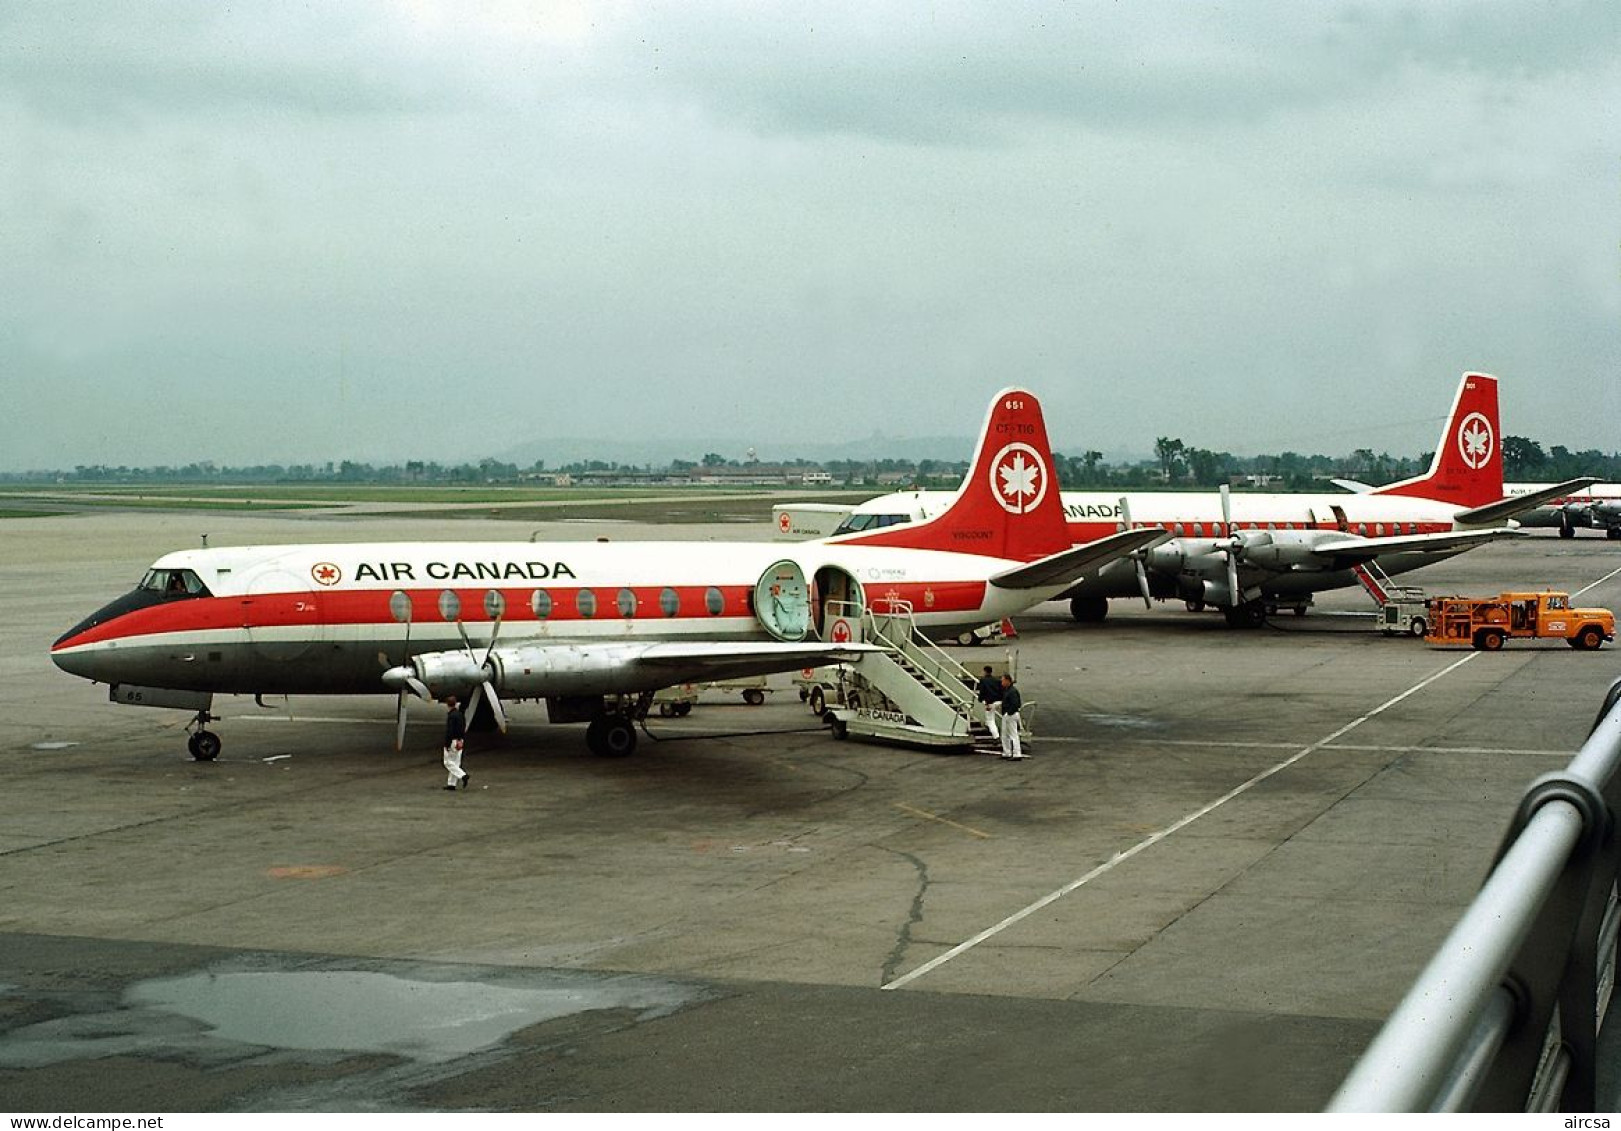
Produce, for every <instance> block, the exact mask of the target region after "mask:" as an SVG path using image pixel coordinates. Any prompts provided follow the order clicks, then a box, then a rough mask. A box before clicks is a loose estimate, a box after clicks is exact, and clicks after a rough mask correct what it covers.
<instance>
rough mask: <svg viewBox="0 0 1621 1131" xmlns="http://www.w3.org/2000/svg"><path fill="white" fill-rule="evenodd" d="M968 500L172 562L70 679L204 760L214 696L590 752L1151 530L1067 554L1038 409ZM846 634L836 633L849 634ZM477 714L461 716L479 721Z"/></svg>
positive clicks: (1038, 582)
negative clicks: (453, 704)
mask: <svg viewBox="0 0 1621 1131" xmlns="http://www.w3.org/2000/svg"><path fill="white" fill-rule="evenodd" d="M972 466H973V471H972V472H971V473H970V474H969V476H968V478H967V479H966V480H964V482H963V485H962V487H961V489H960V490H958V491H957V493H956V494H955V495H954V496H951V497H950V499H949V501H948V502H946V504H945V505H944V506H942V507H941V508H940V512H939V513H938V515H936V516H935V517H933V518H931V519H930V520H928V521H925V522H920V523H916V524H913V525H912V526H910V527H909V528H908V529H906V530H905V531H902V532H889V531H886V532H884V533H885V535H886V537H882V538H877V537H875V538H872V539H865V538H862V537H860V536H856V537H852V538H841V539H839V540H837V541H821V542H805V543H799V544H796V545H793V546H784V545H782V544H780V543H769V542H768V543H758V544H739V543H701V542H662V543H661V542H607V543H601V542H557V543H551V544H535V543H530V542H407V543H393V542H384V543H376V542H372V543H354V544H327V545H296V546H241V547H217V548H209V549H196V550H181V551H177V552H175V553H171V554H168V555H166V556H164V557H162V558H160V559H158V561H156V562H154V563H153V565H152V567H151V568H150V569H149V570H148V571H147V572H146V576H145V578H144V579H143V580H142V581H141V583H140V584H139V585H138V586H137V587H136V588H135V590H134V591H133V592H130V593H127V594H125V595H124V596H122V597H120V598H118V599H117V600H115V601H113V602H112V603H111V604H109V605H107V606H106V607H105V608H102V609H101V610H99V611H97V612H95V613H93V614H92V615H91V616H89V617H87V618H86V619H85V620H84V621H82V622H81V623H79V624H77V625H75V626H74V627H73V628H71V629H69V630H68V631H67V632H66V633H64V634H63V635H62V637H61V638H60V639H58V640H57V641H56V643H55V644H54V645H53V646H52V648H51V658H52V660H54V661H55V663H56V665H57V666H58V667H60V668H61V669H62V670H63V671H66V672H70V673H72V674H74V675H77V676H82V677H83V678H85V679H89V680H93V681H96V682H100V683H106V684H109V685H110V693H109V694H110V697H111V698H112V699H113V701H115V702H120V703H129V704H136V705H143V706H159V707H171V708H181V709H185V710H189V711H195V712H196V716H195V718H194V720H193V722H192V723H191V724H190V725H189V726H188V729H189V730H192V734H191V738H190V743H189V746H190V749H191V752H192V755H193V756H194V757H196V758H198V759H199V760H205V761H206V760H211V759H213V758H214V757H216V756H217V755H218V753H219V750H220V740H219V738H218V736H217V735H215V734H214V733H213V732H211V731H209V730H207V729H206V726H207V724H208V723H209V722H211V721H213V720H214V718H215V716H213V715H211V714H210V708H211V706H212V703H213V696H215V695H217V694H251V695H263V694H278V695H281V694H295V695H321V694H363V693H368V692H379V693H393V694H397V695H398V704H397V714H396V718H397V731H396V745H399V744H401V743H403V741H404V734H405V721H406V713H407V705H408V701H409V697H411V696H413V695H414V696H417V697H420V698H423V699H428V698H439V697H442V696H445V695H448V694H452V693H455V694H458V695H463V696H467V697H470V698H471V700H472V705H473V710H474V711H476V710H477V707H478V700H479V697H480V696H483V697H484V698H485V699H486V700H487V701H488V704H489V706H490V708H491V709H492V710H493V713H494V715H495V718H496V721H497V722H498V723H500V724H501V725H502V726H503V727H504V726H505V722H506V714H505V709H504V707H503V705H502V704H503V700H513V699H530V698H540V699H545V700H546V703H547V707H548V713H549V716H550V719H551V721H552V722H588V723H589V724H590V725H589V727H588V728H587V731H586V740H587V743H588V744H589V745H590V747H591V749H592V750H593V751H595V752H597V753H599V754H628V753H630V751H631V750H632V749H634V747H635V745H636V730H635V723H636V722H637V721H639V720H640V719H641V718H642V717H644V716H645V715H646V713H647V708H648V705H649V704H650V703H651V701H652V697H653V693H654V692H655V691H656V690H658V689H660V688H663V687H670V686H673V685H676V684H680V683H688V682H700V681H710V680H716V679H730V678H735V677H738V676H745V675H758V674H763V673H767V672H776V671H789V670H793V669H797V668H804V667H808V666H812V665H817V664H826V663H831V662H834V661H837V660H841V659H855V658H857V657H858V656H859V655H860V654H861V652H862V651H863V650H864V648H865V646H863V645H861V644H859V643H850V641H851V635H850V632H849V623H848V621H846V620H844V619H843V618H844V617H847V616H849V615H850V613H849V610H850V609H852V608H860V607H870V608H873V609H874V610H875V611H892V610H893V609H894V608H895V607H896V606H909V607H910V608H911V609H912V610H913V614H914V619H915V621H916V622H917V624H918V626H919V627H920V628H921V629H923V630H924V631H927V632H939V633H949V632H952V631H954V630H955V629H957V628H960V627H970V626H973V625H980V624H985V623H987V622H991V621H997V620H1000V619H1002V618H1003V617H1006V616H1008V615H1009V614H1011V613H1015V612H1018V611H1020V610H1022V609H1025V608H1028V607H1030V606H1031V605H1034V604H1036V603H1038V602H1040V601H1045V600H1049V599H1051V598H1052V597H1053V596H1055V595H1056V594H1058V593H1060V592H1062V591H1064V590H1065V589H1067V588H1069V587H1070V586H1071V585H1073V584H1074V582H1075V580H1076V579H1077V578H1078V577H1080V576H1082V575H1083V574H1084V573H1086V572H1087V571H1088V570H1095V569H1097V568H1098V567H1099V566H1100V565H1102V564H1104V563H1106V562H1108V561H1110V560H1112V559H1114V558H1117V557H1119V556H1120V555H1122V554H1126V553H1130V552H1131V551H1133V550H1136V549H1140V548H1142V547H1143V546H1146V545H1149V544H1151V543H1152V542H1155V541H1158V540H1160V539H1162V538H1163V537H1164V534H1163V533H1162V532H1161V531H1158V530H1135V531H1124V532H1119V533H1117V532H1116V531H1115V530H1114V528H1113V527H1112V526H1111V527H1109V528H1108V529H1107V530H1105V531H1103V537H1101V538H1098V539H1096V540H1094V541H1091V542H1090V543H1089V544H1087V545H1085V546H1079V547H1077V546H1075V545H1074V539H1073V537H1072V535H1071V532H1070V531H1069V530H1068V529H1067V527H1066V525H1065V522H1064V514H1063V509H1062V507H1061V505H1060V503H1059V497H1058V484H1057V480H1056V479H1055V478H1054V477H1053V475H1052V473H1051V470H1050V469H1051V467H1052V456H1051V453H1050V451H1049V449H1048V444H1047V431H1046V426H1045V424H1044V423H1043V421H1042V415H1041V406H1040V405H1039V403H1038V402H1037V400H1036V398H1035V396H1034V395H1032V394H1031V393H1029V392H1027V391H1024V390H1021V389H1007V390H1004V391H1003V392H1002V393H999V394H998V395H997V397H996V399H995V400H994V401H993V402H992V403H991V406H990V411H989V413H988V414H987V416H986V421H985V426H984V429H983V431H982V432H981V434H980V439H979V444H978V447H977V449H976V451H975V454H974V460H973V465H972ZM841 629H842V631H841ZM469 713H470V714H471V713H473V712H469Z"/></svg>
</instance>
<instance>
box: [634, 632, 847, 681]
mask: <svg viewBox="0 0 1621 1131" xmlns="http://www.w3.org/2000/svg"><path fill="white" fill-rule="evenodd" d="M875 651H878V648H877V647H876V646H875V645H872V644H818V643H814V642H807V643H803V644H770V643H755V644H750V643H744V642H736V643H733V642H730V641H707V640H695V641H692V642H690V643H685V642H679V641H672V642H668V643H661V644H649V645H648V646H647V647H646V648H643V649H641V650H640V651H639V652H636V653H634V654H633V655H631V656H630V657H628V658H627V661H626V665H625V666H626V669H627V671H632V672H636V673H637V674H646V675H648V676H653V677H657V679H656V683H657V685H658V686H663V687H668V686H670V685H672V684H677V683H697V682H699V681H700V680H717V679H740V678H742V677H743V676H751V675H769V674H771V673H772V672H787V671H797V670H798V669H800V668H814V667H819V666H821V665H823V664H837V663H840V662H842V661H846V660H856V659H859V658H860V657H861V655H862V654H863V653H865V652H875Z"/></svg>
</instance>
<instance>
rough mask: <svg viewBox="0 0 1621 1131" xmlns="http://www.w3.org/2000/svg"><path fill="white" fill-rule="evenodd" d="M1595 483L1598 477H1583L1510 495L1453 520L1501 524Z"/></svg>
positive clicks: (1467, 511) (1468, 511)
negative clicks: (1521, 493) (1538, 489)
mask: <svg viewBox="0 0 1621 1131" xmlns="http://www.w3.org/2000/svg"><path fill="white" fill-rule="evenodd" d="M1597 482H1598V476H1596V475H1584V476H1582V477H1580V478H1579V479H1567V480H1565V481H1564V482H1563V483H1553V484H1550V485H1548V486H1547V487H1544V488H1542V489H1541V490H1540V491H1528V492H1526V493H1525V494H1523V495H1512V496H1509V497H1508V498H1503V499H1498V500H1497V501H1496V502H1495V503H1487V504H1486V505H1485V506H1481V507H1475V508H1473V509H1472V510H1466V511H1459V512H1458V513H1457V515H1456V516H1454V518H1455V521H1457V522H1464V523H1468V524H1470V525H1476V524H1485V523H1488V522H1502V521H1504V520H1505V519H1510V518H1513V517H1514V516H1515V515H1517V514H1524V513H1525V512H1526V511H1530V510H1535V509H1536V508H1538V507H1540V506H1542V505H1543V504H1544V503H1550V502H1552V501H1553V500H1555V499H1559V498H1563V497H1564V496H1566V495H1573V494H1575V493H1576V492H1578V491H1582V490H1585V489H1586V488H1588V487H1591V486H1592V485H1593V484H1595V483H1597Z"/></svg>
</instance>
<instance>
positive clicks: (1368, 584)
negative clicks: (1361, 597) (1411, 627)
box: [1351, 559, 1424, 609]
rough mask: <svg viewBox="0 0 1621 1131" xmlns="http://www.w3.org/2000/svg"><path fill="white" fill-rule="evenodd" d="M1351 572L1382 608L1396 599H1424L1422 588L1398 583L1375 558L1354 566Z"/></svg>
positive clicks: (1374, 601)
mask: <svg viewBox="0 0 1621 1131" xmlns="http://www.w3.org/2000/svg"><path fill="white" fill-rule="evenodd" d="M1351 573H1352V574H1353V575H1354V576H1355V577H1356V579H1357V581H1359V582H1361V584H1362V588H1363V589H1364V590H1365V591H1366V592H1367V594H1368V596H1369V597H1372V598H1373V603H1374V604H1375V605H1378V606H1379V607H1380V608H1381V609H1383V608H1384V607H1385V606H1387V605H1389V604H1391V603H1392V602H1395V601H1420V602H1422V601H1423V600H1424V590H1423V589H1422V588H1420V587H1419V586H1417V585H1397V584H1396V583H1395V582H1394V581H1392V580H1391V579H1390V575H1389V574H1388V573H1386V572H1385V571H1384V570H1382V569H1380V568H1379V563H1378V562H1377V561H1374V560H1373V559H1369V560H1368V561H1365V562H1361V563H1359V564H1358V565H1354V566H1352V567H1351Z"/></svg>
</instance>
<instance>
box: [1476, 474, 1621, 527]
mask: <svg viewBox="0 0 1621 1131" xmlns="http://www.w3.org/2000/svg"><path fill="white" fill-rule="evenodd" d="M1550 486H1552V484H1549V483H1507V484H1504V486H1503V490H1504V491H1506V492H1507V493H1508V494H1510V495H1516V496H1518V495H1529V494H1531V493H1533V492H1537V491H1541V490H1543V489H1544V488H1546V487H1550ZM1519 523H1520V525H1521V526H1537V527H1558V528H1559V537H1561V538H1574V537H1576V529H1577V528H1578V527H1591V528H1592V529H1594V530H1602V531H1604V536H1605V537H1606V538H1609V539H1611V540H1615V539H1621V483H1594V484H1593V485H1592V486H1590V487H1587V488H1585V489H1583V490H1580V491H1572V492H1571V493H1570V494H1569V495H1565V496H1562V497H1560V498H1556V499H1553V500H1552V501H1550V502H1549V503H1548V505H1546V506H1540V507H1536V508H1535V509H1533V510H1529V511H1527V512H1526V513H1525V514H1522V515H1521V516H1520V517H1519Z"/></svg>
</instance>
